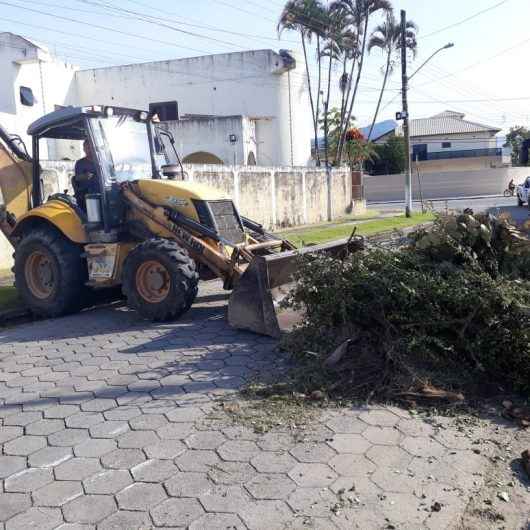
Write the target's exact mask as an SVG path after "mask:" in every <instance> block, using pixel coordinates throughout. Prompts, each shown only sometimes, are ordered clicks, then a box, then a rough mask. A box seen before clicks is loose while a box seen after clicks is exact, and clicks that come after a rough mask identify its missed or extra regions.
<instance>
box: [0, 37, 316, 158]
mask: <svg viewBox="0 0 530 530" xmlns="http://www.w3.org/2000/svg"><path fill="white" fill-rule="evenodd" d="M0 68H2V72H3V75H2V77H1V78H0V124H1V125H2V126H3V127H4V128H5V129H6V130H7V131H8V132H10V133H12V134H19V135H21V136H23V137H24V136H25V131H26V129H27V126H28V125H29V123H31V122H32V121H33V120H34V119H36V118H38V117H39V116H41V115H42V114H43V113H46V112H50V111H52V110H54V108H55V106H57V105H93V104H98V105H116V106H123V107H130V108H139V109H149V108H150V106H151V107H155V108H157V109H159V110H160V115H161V117H162V119H163V121H167V122H168V123H167V126H168V127H170V128H171V129H174V131H175V132H179V133H180V134H181V136H180V137H178V136H177V135H175V138H176V140H177V146H178V147H179V148H180V149H181V152H182V153H183V154H184V156H185V157H190V160H196V161H198V162H203V161H204V160H205V159H206V160H217V161H219V160H220V161H222V162H223V163H227V164H228V163H229V164H232V163H233V161H234V155H235V160H236V162H237V163H238V164H246V163H248V162H249V161H250V162H251V163H254V161H255V163H256V164H258V165H267V166H271V165H301V166H305V165H308V164H310V163H311V136H312V133H311V131H312V123H311V112H310V110H309V104H308V102H309V99H308V92H307V83H306V82H305V80H304V75H303V72H304V71H303V68H302V62H301V61H297V59H296V57H295V56H293V55H292V54H291V53H290V52H286V51H281V52H279V53H276V52H274V51H272V50H255V51H247V52H236V53H225V54H219V55H208V56H203V57H192V58H187V59H176V60H169V61H157V62H149V63H141V64H130V65H124V66H112V67H105V68H95V69H90V70H79V69H77V68H76V67H73V66H71V65H67V64H65V63H63V62H61V61H58V60H56V59H54V58H53V57H52V56H51V55H50V54H49V52H48V51H47V50H46V48H44V47H42V46H40V45H38V44H35V43H33V42H31V41H29V40H27V39H25V38H23V37H20V36H17V35H14V34H11V33H0ZM4 72H6V73H7V75H5V74H4ZM30 93H31V94H32V96H33V99H31V97H29V96H28V97H29V99H28V97H26V96H24V94H26V95H28V94H30ZM30 103H33V104H32V105H31V104H30ZM179 115H180V116H185V115H186V116H188V118H187V119H186V120H185V123H184V122H180V123H173V122H175V121H176V118H177V117H178V116H179ZM197 116H198V117H197ZM235 117H238V118H235ZM50 144H51V143H50ZM192 146H193V147H192ZM70 154H72V155H75V154H77V153H73V152H72V153H69V152H68V151H66V152H65V150H64V148H59V147H57V146H54V147H52V146H51V145H50V148H49V152H48V157H49V158H63V157H69V155H70ZM203 155H204V156H203ZM74 158H75V156H74Z"/></svg>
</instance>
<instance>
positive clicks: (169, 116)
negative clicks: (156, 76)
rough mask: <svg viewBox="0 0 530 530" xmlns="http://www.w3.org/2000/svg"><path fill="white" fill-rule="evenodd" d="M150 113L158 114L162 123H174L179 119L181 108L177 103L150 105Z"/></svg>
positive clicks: (168, 102) (167, 102) (166, 102)
mask: <svg viewBox="0 0 530 530" xmlns="http://www.w3.org/2000/svg"><path fill="white" fill-rule="evenodd" d="M149 112H150V113H151V114H157V115H158V117H159V118H160V121H173V120H178V119H179V106H178V103H177V102H176V101H160V102H156V103H149Z"/></svg>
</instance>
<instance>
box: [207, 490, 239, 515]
mask: <svg viewBox="0 0 530 530" xmlns="http://www.w3.org/2000/svg"><path fill="white" fill-rule="evenodd" d="M199 500H200V501H201V504H202V506H203V508H204V509H205V510H206V511H207V512H217V513H237V512H238V511H239V510H240V509H241V507H242V506H244V505H245V504H246V503H248V502H249V496H248V494H247V493H246V492H245V491H244V490H243V488H241V487H240V486H215V487H214V488H212V489H211V490H210V491H208V492H207V493H205V494H203V495H201V496H200V497H199Z"/></svg>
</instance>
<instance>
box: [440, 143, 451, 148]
mask: <svg viewBox="0 0 530 530" xmlns="http://www.w3.org/2000/svg"><path fill="white" fill-rule="evenodd" d="M450 148H451V142H442V149H450Z"/></svg>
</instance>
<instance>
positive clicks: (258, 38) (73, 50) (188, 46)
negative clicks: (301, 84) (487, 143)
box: [0, 0, 530, 129]
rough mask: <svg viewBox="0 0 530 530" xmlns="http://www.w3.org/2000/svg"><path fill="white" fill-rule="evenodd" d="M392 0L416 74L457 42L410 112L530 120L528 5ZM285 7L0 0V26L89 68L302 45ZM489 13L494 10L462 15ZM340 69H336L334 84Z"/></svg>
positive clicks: (375, 61)
mask: <svg viewBox="0 0 530 530" xmlns="http://www.w3.org/2000/svg"><path fill="white" fill-rule="evenodd" d="M393 3H394V6H395V9H396V11H397V16H399V10H400V9H406V10H407V17H408V18H410V19H413V20H414V21H415V22H416V23H417V24H418V26H419V28H420V32H419V36H418V41H419V53H418V57H417V59H416V61H415V62H414V63H413V64H411V65H410V67H409V68H410V71H414V68H415V66H414V65H416V66H419V65H420V64H421V62H422V61H423V60H424V59H426V58H427V57H428V56H429V55H430V54H431V53H432V52H433V51H434V50H436V49H437V48H439V47H441V46H443V45H444V44H446V43H447V42H449V41H451V42H454V43H455V47H454V48H452V49H450V50H446V51H444V52H442V53H440V54H439V55H437V57H436V58H435V59H433V61H432V62H430V63H429V65H427V66H426V67H425V68H423V69H422V70H421V72H420V73H418V75H417V76H415V78H414V80H413V82H412V83H411V91H410V98H409V99H410V112H411V115H412V117H425V116H429V115H432V114H434V113H436V112H440V111H442V110H445V109H452V110H457V111H461V112H464V113H466V115H467V117H468V118H469V119H471V120H475V121H480V122H483V123H487V124H488V125H494V126H498V127H500V128H503V129H507V128H508V127H509V126H511V125H513V124H516V123H517V124H525V125H530V109H529V105H530V90H529V83H528V81H529V80H530V74H529V73H528V63H529V61H528V57H529V54H530V34H529V31H528V21H529V20H530V1H528V0H504V1H502V0H444V1H443V2H440V1H438V0H394V1H393ZM6 4H11V5H6ZM95 4H107V5H110V6H113V7H116V8H120V9H123V10H129V11H134V12H137V13H144V14H148V15H153V16H157V17H162V18H164V19H166V20H167V22H168V24H171V25H173V26H174V27H176V28H178V29H179V30H180V31H176V30H175V29H171V28H164V27H160V26H158V25H153V24H150V23H148V22H146V21H141V20H137V19H134V18H131V16H130V15H128V14H127V13H124V12H121V13H116V12H114V14H111V12H109V11H108V10H106V9H105V7H104V6H100V7H96V5H95ZM282 5H283V2H282V1H281V0H247V1H245V2H243V1H241V0H193V1H192V0H173V1H171V0H157V1H151V0H5V1H4V0H0V31H11V32H13V33H19V34H22V35H25V36H28V37H32V38H33V39H35V40H38V41H41V42H43V43H45V44H47V45H48V47H49V48H50V49H51V50H52V51H54V52H55V53H57V54H58V55H60V56H61V57H63V58H66V59H68V61H69V62H72V63H74V64H79V65H80V66H81V67H85V68H86V67H93V66H106V65H110V64H127V63H132V62H141V61H149V60H162V59H171V58H178V57H189V56H195V55H203V54H208V53H222V52H227V51H238V50H245V49H260V48H272V49H279V48H291V49H299V48H300V44H299V39H298V36H297V35H296V34H294V33H285V34H283V35H282V39H281V40H280V41H279V40H278V36H277V33H276V21H277V19H278V16H279V13H280V11H281V8H282ZM15 6H16V7H15ZM489 8H491V9H489ZM488 9H489V10H488ZM482 10H488V11H486V12H484V13H482V14H478V15H477V16H475V17H473V18H472V19H470V20H468V21H465V19H466V18H468V17H472V16H473V15H475V14H477V13H478V12H480V11H482ZM58 17H63V18H58ZM65 18H66V19H72V20H65ZM74 20H78V21H82V22H84V23H88V24H92V25H93V26H89V25H86V24H81V23H76V22H74ZM94 26H99V27H94ZM381 64H382V57H381V55H380V54H378V53H377V52H375V53H373V54H372V55H371V56H370V57H369V58H368V62H367V67H366V75H365V76H364V77H363V81H362V86H361V91H360V93H359V96H358V104H357V105H356V108H355V111H354V114H355V115H356V116H357V118H358V123H359V125H361V126H362V125H366V124H367V123H368V122H369V121H370V119H371V117H372V115H373V111H374V108H375V101H376V99H377V96H378V89H379V87H380V83H381V79H382V75H381V72H380V67H381ZM313 70H314V68H313ZM338 75H339V73H338V72H334V73H333V76H332V82H334V83H336V80H337V78H338ZM399 84H400V77H399V68H397V69H396V72H395V73H394V76H393V78H392V79H391V82H390V84H389V90H388V92H387V93H386V95H385V97H384V101H383V107H384V110H383V111H382V112H381V114H380V119H386V118H392V117H393V116H394V113H395V112H396V111H397V110H400V97H399V95H398V94H399V92H398V88H399ZM522 98H526V99H522Z"/></svg>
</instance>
